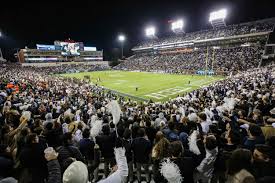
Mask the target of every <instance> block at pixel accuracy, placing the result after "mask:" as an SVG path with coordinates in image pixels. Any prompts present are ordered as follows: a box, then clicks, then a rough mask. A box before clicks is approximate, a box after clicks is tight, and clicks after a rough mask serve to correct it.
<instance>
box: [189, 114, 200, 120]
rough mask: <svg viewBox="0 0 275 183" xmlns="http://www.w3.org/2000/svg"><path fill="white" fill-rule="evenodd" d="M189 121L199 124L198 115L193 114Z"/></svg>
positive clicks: (190, 115)
mask: <svg viewBox="0 0 275 183" xmlns="http://www.w3.org/2000/svg"><path fill="white" fill-rule="evenodd" d="M188 119H189V121H193V122H197V121H198V116H197V114H196V113H191V114H189V115H188Z"/></svg>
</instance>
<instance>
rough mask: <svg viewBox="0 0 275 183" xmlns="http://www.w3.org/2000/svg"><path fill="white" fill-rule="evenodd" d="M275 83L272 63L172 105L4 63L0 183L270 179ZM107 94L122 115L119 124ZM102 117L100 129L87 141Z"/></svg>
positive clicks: (0, 88) (0, 73) (274, 148)
mask: <svg viewBox="0 0 275 183" xmlns="http://www.w3.org/2000/svg"><path fill="white" fill-rule="evenodd" d="M148 59H149V58H148ZM149 60H151V59H149ZM274 86H275V67H274V66H273V65H272V66H268V67H264V68H256V69H255V68H254V69H250V70H247V71H244V72H242V73H240V74H238V75H235V76H234V77H231V78H227V79H225V80H223V81H218V82H216V83H214V84H212V85H210V86H208V87H203V88H201V89H198V90H195V91H193V92H191V93H188V94H187V95H185V96H182V97H178V98H176V99H174V100H171V101H168V102H164V103H153V102H148V103H138V102H135V101H132V100H130V99H126V98H123V97H119V96H116V95H115V94H113V93H110V92H108V91H105V90H104V89H103V88H101V87H99V86H94V85H90V84H88V83H86V82H85V81H81V80H76V79H68V78H61V77H58V76H52V75H49V74H48V71H45V70H44V71H43V70H41V69H35V68H22V67H20V66H13V65H6V66H5V67H2V68H1V70H0V109H1V110H0V128H1V131H0V132H1V133H0V137H1V138H0V140H1V141H0V142H1V146H0V182H17V180H18V182H26V183H30V182H33V183H45V182H47V183H59V182H64V183H69V182H74V183H87V182H88V181H93V182H97V181H99V182H112V183H116V182H127V181H129V182H133V181H134V180H137V181H138V182H141V181H144V180H145V181H146V182H150V180H154V181H155V182H158V183H161V182H169V183H178V182H187V183H192V182H228V183H229V182H230V183H231V182H233V183H241V182H242V183H248V182H249V183H253V182H256V181H257V182H275V177H274V172H275V156H274V155H275V126H274V123H275V87H274ZM112 100H117V101H118V103H119V104H120V106H121V111H122V112H121V114H120V120H119V122H118V124H116V125H115V124H114V121H115V117H114V115H112V114H111V112H110V111H109V110H107V108H108V104H109V103H110V101H112ZM98 121H103V126H102V129H101V128H99V131H100V133H99V134H98V135H97V136H93V138H91V134H93V130H92V129H95V126H97V123H98ZM102 164H103V165H104V166H103V167H104V168H103V175H102ZM144 175H145V177H144Z"/></svg>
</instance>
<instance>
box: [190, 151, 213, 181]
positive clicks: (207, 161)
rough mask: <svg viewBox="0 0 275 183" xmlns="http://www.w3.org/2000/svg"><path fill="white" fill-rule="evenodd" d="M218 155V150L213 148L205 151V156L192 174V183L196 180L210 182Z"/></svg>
mask: <svg viewBox="0 0 275 183" xmlns="http://www.w3.org/2000/svg"><path fill="white" fill-rule="evenodd" d="M217 155H218V148H215V149H213V150H211V151H209V150H207V149H206V156H205V158H204V159H203V160H202V162H201V163H200V165H199V166H198V167H197V168H196V170H197V171H196V172H195V173H194V182H196V181H197V180H203V182H204V181H205V180H211V178H212V175H213V172H214V164H215V161H216V158H217Z"/></svg>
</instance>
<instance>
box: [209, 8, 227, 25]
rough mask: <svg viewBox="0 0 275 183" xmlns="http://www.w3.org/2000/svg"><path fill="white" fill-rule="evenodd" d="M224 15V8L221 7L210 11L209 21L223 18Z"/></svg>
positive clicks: (225, 12) (225, 13)
mask: <svg viewBox="0 0 275 183" xmlns="http://www.w3.org/2000/svg"><path fill="white" fill-rule="evenodd" d="M226 15H227V11H226V9H221V10H219V11H214V12H211V13H210V16H209V22H212V21H214V20H218V19H225V18H226Z"/></svg>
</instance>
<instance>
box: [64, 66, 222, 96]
mask: <svg viewBox="0 0 275 183" xmlns="http://www.w3.org/2000/svg"><path fill="white" fill-rule="evenodd" d="M62 76H64V77H73V78H77V79H85V78H87V77H88V78H90V79H91V83H92V84H95V85H99V86H102V87H104V88H105V89H108V90H110V91H112V92H115V93H117V94H119V95H121V96H124V97H128V98H131V99H134V100H137V101H149V100H152V101H167V100H169V99H170V100H171V99H173V98H176V97H178V96H181V95H183V94H186V93H187V92H190V91H193V90H195V89H198V88H200V87H203V86H207V85H209V84H211V83H213V82H215V81H217V80H222V79H223V78H224V77H222V76H204V75H203V76H200V75H179V74H164V73H150V72H129V71H99V72H82V73H69V74H62Z"/></svg>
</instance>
